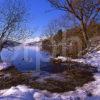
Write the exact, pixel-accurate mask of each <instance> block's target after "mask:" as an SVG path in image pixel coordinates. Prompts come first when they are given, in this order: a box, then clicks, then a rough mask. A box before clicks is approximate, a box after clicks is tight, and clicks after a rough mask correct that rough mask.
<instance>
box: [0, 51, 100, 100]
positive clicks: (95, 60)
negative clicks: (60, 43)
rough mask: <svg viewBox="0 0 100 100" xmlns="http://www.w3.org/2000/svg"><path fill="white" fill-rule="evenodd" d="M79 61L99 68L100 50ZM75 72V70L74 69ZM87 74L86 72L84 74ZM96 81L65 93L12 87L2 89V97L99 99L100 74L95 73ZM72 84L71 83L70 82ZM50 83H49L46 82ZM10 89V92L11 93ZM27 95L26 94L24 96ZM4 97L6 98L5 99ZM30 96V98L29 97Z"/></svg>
mask: <svg viewBox="0 0 100 100" xmlns="http://www.w3.org/2000/svg"><path fill="white" fill-rule="evenodd" d="M76 61H78V62H80V61H81V62H85V63H88V64H91V65H93V66H95V67H97V68H98V69H99V67H100V63H99V62H100V51H97V52H94V53H92V54H88V55H87V56H86V57H85V58H84V59H77V60H76ZM74 72H75V71H74ZM83 75H85V74H83ZM94 79H95V81H92V82H89V83H86V84H85V85H83V86H82V87H76V88H75V90H74V91H69V92H63V93H50V92H48V91H44V90H43V91H41V90H37V89H32V88H28V87H26V86H17V87H12V88H11V89H7V90H2V91H0V98H1V100H4V99H5V98H7V97H8V100H11V98H12V96H13V97H14V99H17V100H21V98H23V99H22V100H24V99H26V100H33V99H35V100H91V99H92V100H99V99H100V74H99V72H98V73H96V74H94ZM70 84H71V83H70ZM46 85H48V84H46ZM9 91H10V93H9ZM24 95H25V96H24ZM3 98H4V99H3ZM29 98H30V99H29Z"/></svg>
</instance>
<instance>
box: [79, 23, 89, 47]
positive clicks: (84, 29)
mask: <svg viewBox="0 0 100 100" xmlns="http://www.w3.org/2000/svg"><path fill="white" fill-rule="evenodd" d="M81 27H82V31H83V32H82V34H83V38H84V46H83V47H84V49H86V48H88V44H89V38H88V34H87V25H86V24H84V22H83V21H82V22H81Z"/></svg>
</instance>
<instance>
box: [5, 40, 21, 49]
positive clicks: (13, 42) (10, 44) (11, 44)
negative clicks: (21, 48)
mask: <svg viewBox="0 0 100 100" xmlns="http://www.w3.org/2000/svg"><path fill="white" fill-rule="evenodd" d="M20 44H21V43H19V42H16V41H11V40H7V41H6V42H5V44H4V47H8V46H10V47H14V46H18V45H20Z"/></svg>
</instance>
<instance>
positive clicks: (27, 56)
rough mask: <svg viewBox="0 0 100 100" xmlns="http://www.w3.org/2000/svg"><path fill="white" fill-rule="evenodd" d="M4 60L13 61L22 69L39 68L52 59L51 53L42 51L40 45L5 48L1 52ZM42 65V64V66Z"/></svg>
mask: <svg viewBox="0 0 100 100" xmlns="http://www.w3.org/2000/svg"><path fill="white" fill-rule="evenodd" d="M1 58H2V60H3V61H7V62H11V63H12V64H13V65H15V66H16V68H17V69H18V70H20V71H29V70H36V69H37V70H39V69H40V67H43V66H48V65H46V64H47V63H48V62H49V61H50V55H49V54H48V53H47V52H44V51H41V50H40V47H38V46H18V47H14V48H10V49H3V51H2V52H1ZM41 65H42V66H41Z"/></svg>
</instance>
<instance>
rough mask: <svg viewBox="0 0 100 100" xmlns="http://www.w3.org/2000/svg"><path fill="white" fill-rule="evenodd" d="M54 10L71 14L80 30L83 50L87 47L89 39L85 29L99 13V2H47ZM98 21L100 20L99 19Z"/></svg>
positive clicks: (61, 0) (95, 0) (97, 0)
mask: <svg viewBox="0 0 100 100" xmlns="http://www.w3.org/2000/svg"><path fill="white" fill-rule="evenodd" d="M48 1H49V2H50V3H51V4H52V5H53V6H54V7H55V8H56V9H59V10H62V11H65V12H67V14H71V15H72V16H74V17H75V18H76V19H77V20H78V21H79V24H80V26H81V29H82V31H83V32H82V35H83V38H84V44H85V48H87V47H88V43H89V37H88V33H87V27H88V25H89V24H90V23H91V21H92V20H95V18H96V17H97V16H98V15H99V13H100V0H48ZM99 19H100V18H99Z"/></svg>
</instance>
